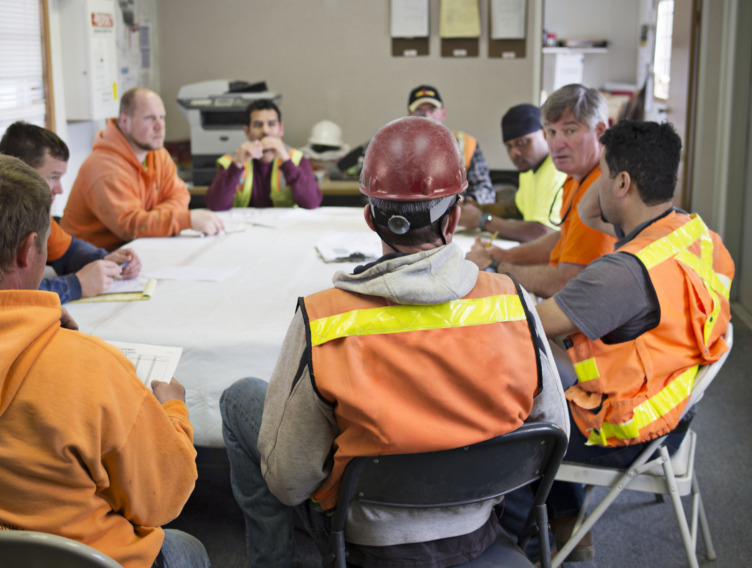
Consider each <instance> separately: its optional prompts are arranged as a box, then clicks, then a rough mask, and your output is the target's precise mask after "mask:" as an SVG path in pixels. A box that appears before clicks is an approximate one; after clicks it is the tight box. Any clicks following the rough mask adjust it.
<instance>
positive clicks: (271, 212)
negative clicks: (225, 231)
mask: <svg viewBox="0 0 752 568" xmlns="http://www.w3.org/2000/svg"><path fill="white" fill-rule="evenodd" d="M220 217H222V219H223V220H224V221H225V224H227V222H228V220H229V221H230V222H233V223H238V222H241V221H242V222H244V223H247V224H249V225H256V226H259V227H269V228H272V229H286V228H287V227H291V226H293V225H296V224H297V223H300V222H301V221H305V222H308V223H324V222H326V221H328V220H329V219H330V217H329V215H327V214H326V213H323V212H321V211H318V210H313V209H303V208H302V207H292V208H290V207H277V208H263V209H257V208H254V207H246V208H242V207H234V208H232V209H230V211H229V212H223V213H221V214H220Z"/></svg>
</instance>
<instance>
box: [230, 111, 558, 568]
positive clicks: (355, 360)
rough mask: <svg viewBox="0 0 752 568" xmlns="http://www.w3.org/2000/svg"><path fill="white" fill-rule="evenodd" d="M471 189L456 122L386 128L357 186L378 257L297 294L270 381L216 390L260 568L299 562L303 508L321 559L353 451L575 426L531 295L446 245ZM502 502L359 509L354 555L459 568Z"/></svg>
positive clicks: (487, 537) (489, 530)
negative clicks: (526, 426) (540, 424)
mask: <svg viewBox="0 0 752 568" xmlns="http://www.w3.org/2000/svg"><path fill="white" fill-rule="evenodd" d="M466 186H467V181H466V179H465V167H464V163H463V158H462V155H461V154H460V152H459V148H458V146H457V143H456V141H455V139H454V136H453V135H452V133H451V131H450V130H449V129H448V128H446V127H445V126H443V125H442V124H440V123H438V122H436V121H434V120H426V119H425V118H419V117H403V118H400V119H397V120H395V121H393V122H390V123H388V124H386V125H385V126H383V127H382V128H380V129H379V130H378V131H377V132H376V134H375V135H374V137H373V138H372V140H371V142H370V144H369V145H368V150H367V151H366V155H365V160H364V162H363V170H362V173H361V182H360V190H361V192H362V193H363V194H365V195H366V196H367V197H368V205H366V207H365V211H364V217H365V222H366V223H367V225H368V226H369V227H370V228H371V230H373V231H375V232H376V233H377V234H378V235H379V237H380V238H381V240H382V248H383V252H384V256H382V257H381V258H380V259H379V260H377V261H375V262H373V263H370V264H366V265H364V266H359V267H357V268H356V269H355V270H354V271H353V273H352V274H348V273H345V272H338V273H336V274H335V276H334V279H333V282H334V287H333V288H330V289H328V290H324V291H322V292H318V293H316V294H313V295H311V296H308V297H306V298H302V299H301V300H300V302H299V305H298V310H297V312H296V314H295V316H294V318H293V321H292V323H291V325H290V327H289V330H288V333H287V336H286V338H285V342H284V344H283V346H282V350H281V352H280V356H279V359H278V361H277V366H276V368H275V370H274V373H273V374H272V377H271V379H270V380H269V383H268V385H267V383H266V382H265V381H262V380H259V379H243V380H241V381H239V382H237V383H235V384H234V385H232V386H231V387H229V388H228V389H227V390H226V391H225V392H224V393H223V395H222V399H221V402H220V408H221V411H222V419H223V432H224V438H225V442H226V444H227V451H228V455H229V457H230V466H231V481H232V486H233V492H234V494H235V497H236V499H237V501H238V504H239V505H240V507H241V509H242V510H243V513H244V516H245V522H246V538H247V545H248V556H249V563H250V565H251V566H266V565H279V566H290V565H293V558H294V550H293V549H292V547H291V546H290V543H291V542H293V539H292V534H293V524H294V523H293V516H294V515H302V516H303V517H304V518H305V524H306V526H307V527H309V528H310V530H311V534H312V537H313V539H314V541H316V543H317V544H318V545H319V548H320V549H321V550H322V553H323V550H324V548H325V547H326V544H327V543H326V540H327V538H326V526H327V523H328V516H327V511H330V510H331V509H332V508H333V507H334V506H335V505H336V500H337V492H338V489H339V485H340V482H341V478H342V474H343V471H344V468H345V466H346V465H347V463H348V462H349V461H350V460H351V459H352V458H354V457H357V456H363V455H377V454H387V453H406V452H417V451H428V450H440V449H448V448H453V447H457V446H462V445H465V444H472V443H474V442H480V441H482V440H486V439H489V438H492V437H495V436H498V435H501V434H503V433H506V432H509V431H512V430H514V429H516V428H517V427H519V426H520V425H521V424H522V423H523V422H527V421H538V420H547V421H550V422H554V423H556V424H562V420H564V422H565V423H566V415H565V414H563V413H566V405H565V402H564V400H563V391H562V388H561V383H560V380H559V378H558V375H557V373H556V370H555V365H554V363H553V361H552V359H551V354H550V348H549V346H548V342H547V341H546V340H545V338H544V337H543V331H542V328H541V327H540V324H539V322H538V320H537V319H536V315H535V309H534V308H533V307H532V304H531V302H530V299H529V298H528V296H527V294H526V293H525V292H524V291H523V290H522V289H521V288H520V287H519V286H517V285H516V283H515V282H514V281H513V279H512V278H510V277H508V276H502V275H497V274H489V273H486V272H481V271H479V270H478V267H477V266H476V265H475V264H473V263H472V262H469V261H467V260H466V259H465V258H464V254H463V252H462V250H461V249H460V248H459V247H458V246H457V245H456V244H454V243H453V242H452V236H453V234H454V231H455V228H456V227H457V223H458V221H459V216H460V210H459V203H460V201H461V196H460V194H461V192H462V191H463V190H464V189H465V188H466ZM502 305H505V306H509V307H510V309H509V310H507V309H502V310H500V309H499V307H500V306H502ZM437 314H441V316H440V317H436V315H437ZM512 314H515V315H512ZM467 318H472V321H473V325H467V323H468V321H469V320H468V319H467ZM267 387H268V388H267ZM497 502H498V499H492V500H489V501H486V502H483V503H482V504H480V505H479V506H478V505H477V504H476V505H473V506H469V507H468V506H465V507H459V508H451V509H448V508H441V507H439V508H436V509H431V510H425V509H424V510H422V511H418V510H394V509H392V508H390V510H385V509H378V510H374V508H373V507H368V506H366V507H365V508H353V509H352V510H351V513H352V516H351V518H350V519H349V521H348V535H349V537H350V539H351V541H352V542H350V543H348V552H349V555H350V556H349V557H350V559H352V561H353V562H354V563H355V564H358V565H364V564H363V563H364V562H367V563H368V564H367V565H373V566H385V565H390V566H391V565H394V563H397V562H398V563H399V564H400V566H405V567H410V566H415V567H418V566H421V567H422V566H426V565H431V566H436V567H439V568H440V567H443V566H454V565H457V564H460V563H462V562H465V561H467V560H470V559H472V558H474V557H476V556H478V555H480V554H481V553H482V552H483V551H484V550H485V549H486V548H487V547H488V546H489V545H490V544H491V543H492V542H493V541H494V540H495V538H496V535H497V522H498V521H497V516H496V515H494V514H493V512H492V511H493V507H494V505H495V504H496V503H497ZM367 518H371V519H374V518H380V519H382V521H383V522H367V520H366V519H367ZM355 543H357V544H355Z"/></svg>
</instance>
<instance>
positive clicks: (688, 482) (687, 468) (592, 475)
mask: <svg viewBox="0 0 752 568" xmlns="http://www.w3.org/2000/svg"><path fill="white" fill-rule="evenodd" d="M725 340H726V343H727V344H728V346H729V349H728V351H726V353H724V354H723V356H722V357H721V358H720V359H719V360H718V361H716V362H715V363H711V364H710V365H705V366H703V367H702V368H701V369H700V371H699V372H698V373H697V376H696V377H695V381H694V384H693V387H692V394H691V395H690V397H689V401H688V402H687V406H686V408H685V410H684V414H686V413H687V411H689V409H691V408H692V407H693V406H694V405H695V404H697V402H698V401H699V400H700V399H701V398H702V396H703V395H704V393H705V389H707V388H708V386H709V385H710V383H711V382H712V381H713V379H714V378H715V377H716V375H717V374H718V371H720V370H721V367H722V366H723V364H724V363H725V362H726V359H727V358H728V355H729V353H730V352H731V346H732V345H733V343H734V328H733V326H732V325H731V324H729V326H728V330H727V331H726V336H725ZM665 438H666V437H665V436H663V437H662V438H658V439H656V440H653V441H652V442H651V443H650V444H648V445H647V446H646V448H645V449H644V450H643V451H642V452H641V453H640V455H639V456H638V457H637V458H636V459H635V461H634V462H633V463H632V464H630V466H629V467H628V468H625V469H619V468H609V467H600V466H594V465H593V466H591V465H585V464H580V463H570V462H562V464H561V467H560V468H559V470H558V472H557V473H556V480H557V481H569V482H573V483H583V484H585V486H586V489H585V501H584V503H583V506H582V509H581V510H580V514H579V515H578V518H577V521H576V523H575V528H574V530H573V531H572V536H571V537H570V538H569V540H568V541H567V543H566V544H565V545H564V546H562V548H561V550H559V551H557V553H556V556H555V557H554V559H553V564H552V565H553V567H554V568H557V567H558V566H561V564H562V563H563V562H564V559H565V558H566V557H567V556H568V555H569V553H570V552H571V551H572V550H573V549H574V547H575V546H577V543H579V542H580V540H582V537H583V536H585V534H586V533H587V532H588V531H589V530H590V529H591V528H592V527H593V525H594V524H595V523H596V521H598V519H600V518H601V517H602V516H603V515H604V514H605V512H606V510H607V509H608V508H609V506H610V505H611V503H613V502H614V500H616V498H617V497H618V496H619V494H620V493H621V492H622V491H625V490H629V491H642V492H647V493H653V494H655V495H659V496H663V495H669V496H670V498H671V503H672V505H673V507H674V513H675V515H676V520H677V522H678V524H679V532H680V533H681V538H682V542H683V543H684V550H685V552H686V553H687V561H688V563H689V565H690V566H691V567H692V568H698V563H697V555H696V552H695V551H696V549H697V526H698V521H699V526H700V530H701V532H702V539H703V542H704V543H705V553H706V556H707V558H708V560H714V559H715V549H714V548H713V542H712V540H711V539H710V529H709V528H708V521H707V519H706V517H705V508H704V507H703V505H702V496H701V495H700V486H699V484H698V482H697V476H696V475H695V472H694V465H695V450H696V448H697V435H696V434H695V432H694V431H693V430H691V429H690V430H689V431H688V432H687V435H686V436H685V437H684V440H683V441H682V444H681V446H680V447H679V449H678V450H677V451H676V452H675V453H674V455H673V456H669V454H668V449H667V448H666V446H665V445H664V441H665ZM656 452H658V454H657V457H653V454H655V453H656ZM593 487H610V488H611V489H610V491H609V492H608V493H607V494H606V496H605V497H604V498H603V499H602V500H601V502H600V503H598V505H597V506H596V507H595V509H594V510H593V512H592V513H590V515H588V516H587V518H585V514H586V511H587V506H588V501H589V500H590V496H591V495H592V491H593ZM690 493H691V494H692V516H691V524H688V523H687V518H686V516H685V513H684V507H683V505H682V502H681V497H683V496H685V495H689V494H690Z"/></svg>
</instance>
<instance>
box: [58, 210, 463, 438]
mask: <svg viewBox="0 0 752 568" xmlns="http://www.w3.org/2000/svg"><path fill="white" fill-rule="evenodd" d="M243 215H246V217H245V219H246V220H250V221H252V222H254V223H270V224H272V225H275V227H266V226H259V225H247V226H246V228H245V230H243V231H242V232H232V233H227V234H226V235H223V236H220V237H205V238H198V237H174V238H162V239H138V240H136V241H133V242H132V243H131V244H130V245H128V246H130V247H131V248H133V249H134V250H136V252H138V254H139V256H140V257H141V260H142V263H143V268H142V273H144V274H146V275H148V274H149V271H150V270H157V269H159V268H163V267H167V266H195V267H221V268H225V267H230V266H232V267H238V270H237V272H235V273H234V274H233V275H232V276H230V277H229V278H227V279H226V280H224V281H222V282H210V281H176V280H160V281H159V283H158V285H157V287H156V289H155V291H154V294H153V297H152V298H151V299H150V300H145V301H136V302H116V303H75V304H68V306H67V307H68V311H69V312H70V313H71V315H72V316H73V317H74V318H75V320H76V321H77V323H78V324H79V326H80V329H81V331H83V332H86V333H90V334H92V335H96V336H98V337H101V338H103V339H106V340H113V341H130V342H134V343H149V344H154V345H165V346H180V347H183V355H182V358H181V359H180V364H179V365H178V368H177V371H176V372H175V377H176V378H177V380H178V381H180V382H181V383H182V384H183V385H184V386H185V388H186V403H187V405H188V409H189V411H190V417H191V421H192V422H193V425H194V428H195V443H196V445H199V446H215V447H222V446H224V442H223V440H222V421H221V418H220V415H219V398H220V396H221V394H222V391H223V390H224V389H225V388H226V387H228V386H229V385H230V384H232V383H233V382H234V381H236V380H237V379H239V378H242V377H248V376H255V377H259V378H261V379H265V380H268V379H269V377H270V375H271V373H272V371H273V369H274V365H275V363H276V360H277V356H278V354H279V349H280V346H281V344H282V340H283V339H284V335H285V332H286V330H287V327H288V325H289V323H290V320H291V318H292V316H293V314H294V313H295V307H296V303H297V298H298V297H300V296H305V295H307V294H311V293H313V292H316V291H319V290H322V289H324V288H328V287H330V286H331V281H332V275H333V274H334V273H335V272H336V271H338V270H345V271H352V269H353V268H354V267H355V266H356V265H357V264H358V263H329V264H327V263H324V262H323V261H322V260H321V259H320V257H319V255H318V253H317V251H316V248H315V245H316V243H317V242H318V241H319V240H321V239H323V238H324V237H327V236H329V235H331V234H332V233H339V232H342V233H353V232H362V233H369V234H370V235H371V238H373V239H374V241H375V242H376V243H378V242H379V239H378V237H377V236H376V235H375V234H374V233H371V232H370V230H369V229H368V227H367V226H366V224H365V221H364V220H363V209H361V208H358V207H354V208H346V207H324V208H320V209H317V210H314V211H306V210H303V209H293V210H289V209H288V210H280V209H276V210H275V209H262V210H234V211H233V212H232V213H227V214H225V215H224V216H225V219H226V221H227V222H228V227H229V226H230V225H231V224H232V225H236V224H237V223H238V222H239V221H240V220H241V219H243ZM471 243H472V237H471V236H466V237H464V240H463V241H462V243H461V246H463V248H466V249H469V246H470V244H471Z"/></svg>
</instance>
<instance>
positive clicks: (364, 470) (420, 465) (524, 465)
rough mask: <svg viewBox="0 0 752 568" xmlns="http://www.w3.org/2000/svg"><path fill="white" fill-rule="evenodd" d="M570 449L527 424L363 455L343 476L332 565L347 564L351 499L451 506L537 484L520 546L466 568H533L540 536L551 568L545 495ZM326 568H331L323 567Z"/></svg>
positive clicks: (503, 543) (542, 427) (559, 433)
mask: <svg viewBox="0 0 752 568" xmlns="http://www.w3.org/2000/svg"><path fill="white" fill-rule="evenodd" d="M566 447H567V436H566V434H565V433H564V431H563V430H561V429H560V428H559V427H557V426H555V425H553V424H549V423H534V424H523V425H522V426H521V427H520V428H518V429H517V430H515V431H514V432H510V433H508V434H505V435H504V436H499V437H497V438H494V439H492V440H488V441H485V442H481V443H478V444H474V445H472V446H465V447H462V448H456V449H452V450H445V451H438V452H427V453H417V454H403V455H388V456H373V457H362V458H356V459H354V460H352V461H351V462H350V463H349V464H348V466H347V469H346V470H345V475H344V478H343V480H342V487H341V488H340V491H339V496H338V504H337V508H336V510H335V513H334V518H333V520H332V534H331V538H330V551H331V557H330V560H333V562H334V566H336V567H337V568H345V567H346V566H348V564H347V535H346V534H345V523H346V521H347V513H348V510H349V508H350V503H351V501H353V500H357V501H360V502H361V503H367V504H370V505H383V506H390V507H409V508H421V507H447V506H458V505H466V504H470V503H477V502H479V501H485V500H487V499H492V498H494V497H499V496H501V495H504V494H506V493H509V492H510V491H513V490H515V489H518V488H520V487H523V486H524V485H527V484H529V483H532V482H534V481H538V480H540V483H539V484H538V489H537V491H536V495H535V502H534V505H533V507H532V508H531V510H530V514H529V516H528V520H527V525H526V530H525V531H523V535H522V536H521V537H520V540H519V542H514V541H513V540H512V539H511V538H509V537H508V536H507V535H505V534H500V536H499V538H497V540H496V542H494V544H493V545H492V546H491V547H489V548H488V549H487V550H486V551H485V552H484V553H483V554H482V555H481V556H480V557H478V558H476V559H474V560H472V561H471V562H469V563H466V564H463V566H465V567H467V568H480V567H485V566H489V567H490V566H504V567H506V568H516V567H518V566H519V567H531V566H533V564H532V562H531V561H530V560H529V559H528V558H527V556H525V554H524V553H523V550H524V548H525V545H526V544H527V541H528V540H529V538H530V536H532V535H533V534H534V533H537V534H538V537H539V538H540V542H541V547H540V548H541V556H542V566H543V567H544V568H548V567H549V566H550V556H551V554H550V546H549V541H548V516H547V513H546V505H545V502H546V497H547V496H548V492H549V490H550V489H551V485H552V483H553V481H554V475H555V474H556V470H557V468H558V467H559V463H560V462H561V458H562V457H563V455H564V452H565V451H566ZM325 565H326V562H325Z"/></svg>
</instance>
